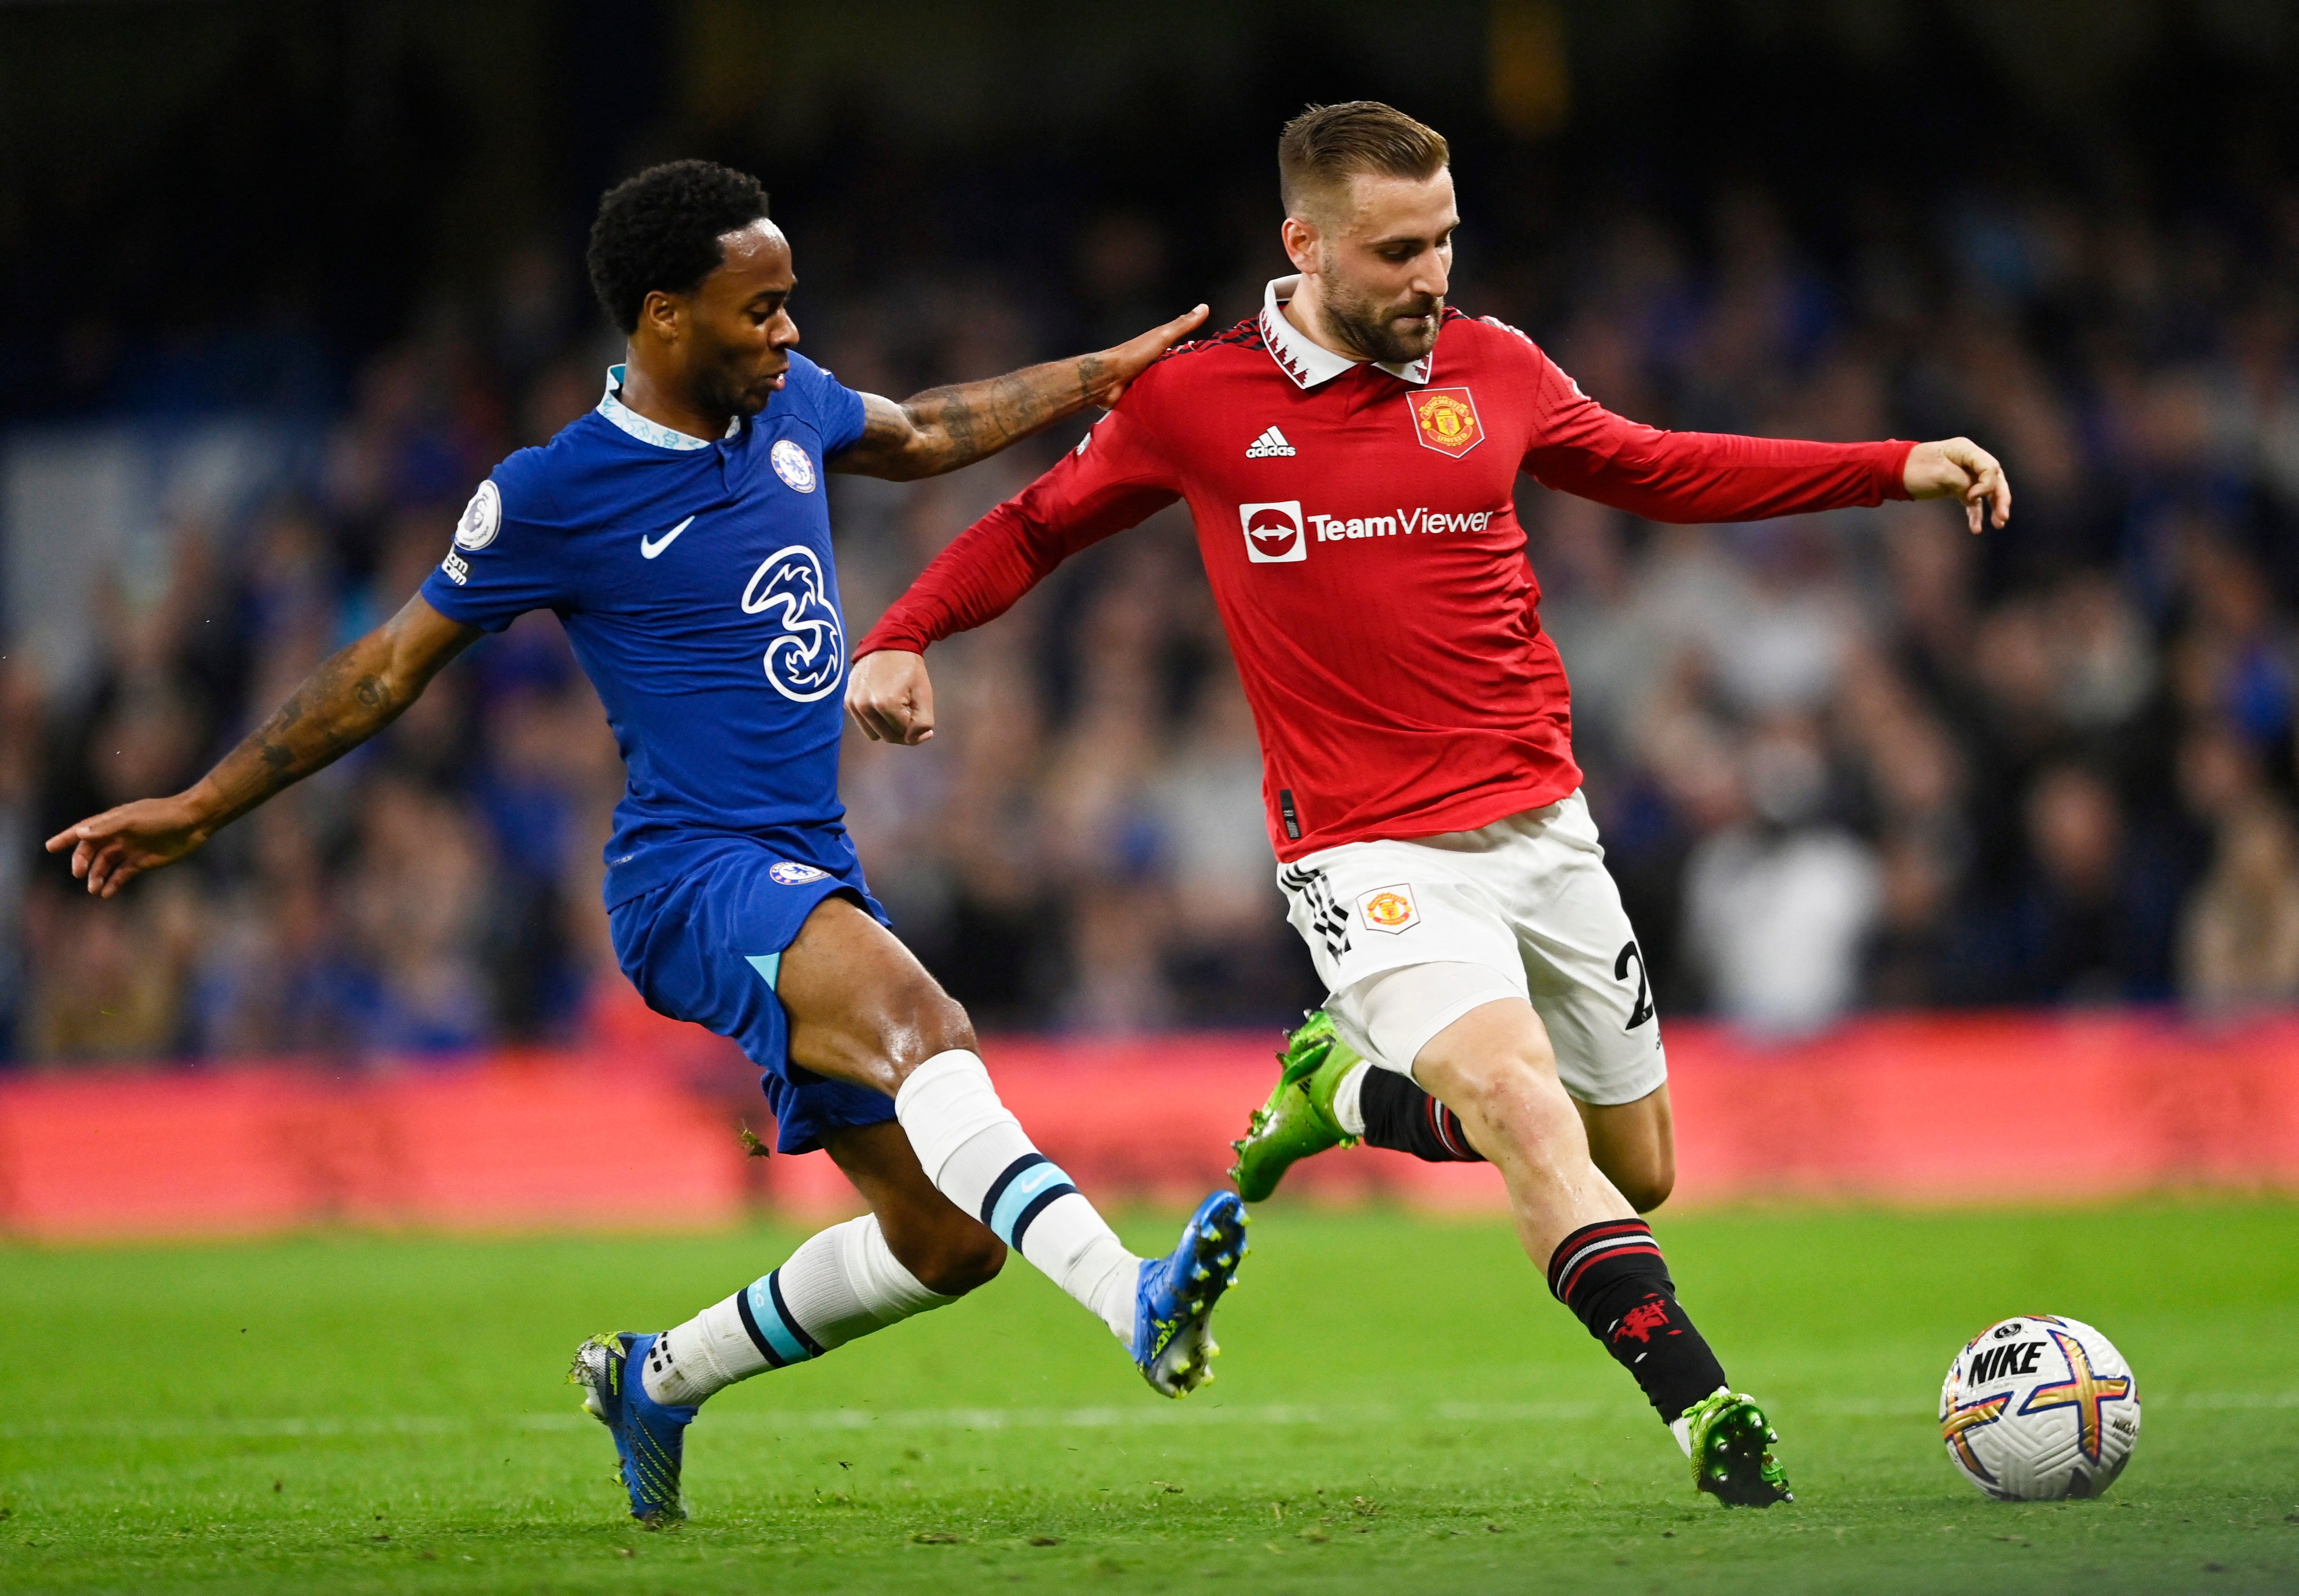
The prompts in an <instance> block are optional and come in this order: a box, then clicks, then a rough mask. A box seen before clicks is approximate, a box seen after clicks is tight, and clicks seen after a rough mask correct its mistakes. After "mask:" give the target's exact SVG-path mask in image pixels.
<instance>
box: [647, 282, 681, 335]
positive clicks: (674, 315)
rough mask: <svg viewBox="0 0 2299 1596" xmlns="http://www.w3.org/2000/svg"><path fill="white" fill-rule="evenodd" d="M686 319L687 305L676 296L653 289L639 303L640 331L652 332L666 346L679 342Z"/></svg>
mask: <svg viewBox="0 0 2299 1596" xmlns="http://www.w3.org/2000/svg"><path fill="white" fill-rule="evenodd" d="M685 318H686V304H685V301H684V300H682V299H681V298H680V297H679V296H678V295H676V294H666V293H665V292H663V290H661V289H660V288H655V289H652V290H650V291H649V292H648V294H647V296H646V298H645V299H643V300H642V301H641V302H640V303H639V330H641V331H642V332H652V333H653V334H654V336H655V337H658V338H660V339H661V340H662V341H663V342H664V343H666V344H675V343H676V342H677V341H678V335H679V332H680V330H681V328H682V327H683V325H684V324H685Z"/></svg>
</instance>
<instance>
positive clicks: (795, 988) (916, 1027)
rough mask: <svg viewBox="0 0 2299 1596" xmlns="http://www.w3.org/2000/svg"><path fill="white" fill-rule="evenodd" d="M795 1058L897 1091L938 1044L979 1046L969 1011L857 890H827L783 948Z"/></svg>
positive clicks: (820, 1071) (823, 1071)
mask: <svg viewBox="0 0 2299 1596" xmlns="http://www.w3.org/2000/svg"><path fill="white" fill-rule="evenodd" d="M776 993H778V994H779V995H780V997H781V999H782V1003H783V1010H784V1013H785V1014H786V1015H788V1017H789V1020H790V1043H789V1051H790V1057H791V1061H792V1062H793V1063H795V1064H797V1065H799V1066H801V1068H806V1069H810V1070H812V1071H814V1072H815V1073H816V1074H817V1075H822V1076H829V1077H830V1078H831V1079H833V1080H839V1081H852V1082H854V1083H856V1084H857V1085H865V1086H873V1087H876V1089H877V1090H879V1091H881V1092H884V1093H889V1094H891V1093H893V1092H895V1091H896V1090H897V1089H898V1088H900V1086H901V1084H902V1080H903V1078H904V1077H905V1076H908V1075H909V1072H910V1071H911V1070H912V1069H915V1068H917V1066H918V1065H920V1064H923V1063H924V1062H925V1060H928V1059H931V1058H933V1057H934V1055H935V1054H936V1053H941V1052H949V1051H950V1049H952V1048H961V1047H962V1048H971V1047H973V1046H974V1045H975V1038H974V1027H973V1026H972V1025H971V1024H970V1023H969V1022H968V1021H967V1018H966V1010H963V1009H961V1008H959V1005H958V1003H957V1002H955V1001H954V1000H953V999H952V998H951V997H950V994H949V993H945V992H944V991H942V986H941V984H940V983H938V982H937V981H935V979H934V977H932V976H930V975H928V974H927V973H926V970H925V966H924V965H922V964H920V963H919V962H918V961H917V956H916V955H914V954H913V953H912V952H910V951H909V949H908V948H906V947H904V946H903V945H902V944H901V942H900V941H899V940H898V939H897V938H896V937H895V935H894V934H893V933H892V932H891V931H889V930H887V929H886V927H884V926H882V925H880V924H879V923H878V922H877V921H876V920H875V919H871V918H870V916H869V915H868V914H867V913H866V912H865V911H864V910H862V909H861V908H860V907H859V905H857V904H856V903H855V902H853V901H852V900H851V899H849V898H845V897H828V898H825V899H824V900H823V901H822V902H820V903H819V904H818V905H817V906H816V908H815V910H814V912H813V913H812V914H810V915H809V916H808V917H807V920H806V924H805V925H804V926H803V927H801V929H800V931H799V934H798V936H797V939H796V940H795V941H793V943H791V945H790V947H789V949H788V950H787V951H786V952H784V954H783V959H782V968H781V975H780V979H779V980H778V981H777V983H776Z"/></svg>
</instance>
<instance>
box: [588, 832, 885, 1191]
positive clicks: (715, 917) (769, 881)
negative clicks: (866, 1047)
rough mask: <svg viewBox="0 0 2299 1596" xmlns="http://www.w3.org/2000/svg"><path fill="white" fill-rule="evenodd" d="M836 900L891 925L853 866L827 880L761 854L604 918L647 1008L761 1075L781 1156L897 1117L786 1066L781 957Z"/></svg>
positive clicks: (869, 1092) (871, 1100)
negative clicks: (728, 1043)
mask: <svg viewBox="0 0 2299 1596" xmlns="http://www.w3.org/2000/svg"><path fill="white" fill-rule="evenodd" d="M839 895H842V896H844V897H846V898H848V899H851V901H853V902H856V903H858V904H859V905H860V906H861V907H862V908H863V909H865V910H868V912H869V913H870V914H871V915H872V916H873V917H875V918H876V919H877V921H878V923H879V924H880V925H884V924H885V923H886V911H885V910H884V909H883V908H881V907H880V906H879V904H878V902H877V900H876V899H875V898H873V897H871V896H870V894H869V889H868V888H867V887H866V886H865V885H863V882H862V872H861V870H860V869H859V867H858V868H856V869H853V870H852V871H851V873H850V876H844V877H842V876H834V875H831V874H829V873H827V872H826V871H824V870H820V869H816V868H815V867H814V866H812V865H807V864H800V863H797V862H794V861H793V860H786V859H782V858H779V857H777V856H776V855H775V854H774V853H772V852H768V850H767V849H765V848H757V847H743V848H741V849H739V850H737V851H735V852H728V853H725V854H721V855H719V856H718V857H716V858H714V859H711V860H710V861H709V862H707V863H705V864H703V865H701V867H700V868H698V869H694V870H692V871H690V872H688V873H687V874H686V875H685V876H683V877H680V878H679V879H677V880H676V881H672V882H669V883H667V884H666V885H661V886H659V887H656V888H655V889H654V890H653V891H652V892H645V893H641V894H639V895H638V896H637V897H635V898H632V899H630V900H628V901H627V902H622V903H618V904H617V905H616V906H615V907H614V908H612V909H610V910H608V911H607V924H608V927H609V929H610V931H611V932H612V934H613V936H614V943H615V958H616V960H617V961H618V962H619V963H620V964H621V965H622V967H623V974H625V975H627V976H628V977H630V978H631V984H632V985H635V986H636V987H637V988H638V989H639V995H640V996H641V997H643V998H644V999H646V1001H647V1006H648V1007H649V1008H651V1009H652V1010H655V1012H656V1013H658V1014H668V1015H669V1016H670V1017H671V1018H673V1019H686V1020H692V1021H693V1022H694V1023H695V1024H696V1025H699V1026H702V1027H707V1028H708V1029H710V1030H713V1031H716V1032H717V1033H718V1035H721V1036H726V1037H729V1038H732V1039H733V1041H734V1042H735V1043H736V1045H738V1046H739V1047H741V1048H742V1050H743V1054H744V1056H745V1057H747V1058H748V1059H749V1060H751V1063H753V1064H755V1065H757V1066H758V1067H759V1085H760V1086H761V1087H762V1088H764V1090H765V1092H766V1094H767V1102H768V1106H770V1107H771V1108H772V1109H773V1110H774V1113H775V1120H776V1133H775V1150H776V1151H777V1152H811V1151H814V1150H815V1149H816V1148H818V1147H819V1146H821V1145H822V1141H821V1137H822V1135H823V1133H824V1132H825V1131H828V1130H834V1129H837V1128H839V1127H841V1126H862V1125H881V1124H884V1122H885V1121H887V1120H889V1119H892V1118H893V1117H894V1100H893V1099H892V1098H891V1097H889V1096H887V1095H886V1094H885V1093H883V1092H880V1091H876V1090H875V1089H873V1088H871V1087H868V1086H858V1085H852V1084H851V1083H849V1082H846V1081H834V1080H831V1079H829V1078H827V1077H826V1076H818V1075H817V1074H815V1073H814V1072H813V1071H812V1070H810V1069H807V1068H801V1066H799V1065H797V1064H793V1062H791V1058H790V1021H789V1018H788V1017H787V1016H785V1015H784V1012H783V1004H782V999H781V998H779V997H777V996H776V983H777V981H778V979H779V977H780V976H781V973H782V958H783V953H784V950H786V949H787V948H789V946H790V944H791V943H793V942H795V941H797V940H798V933H799V927H801V926H803V925H805V924H806V917H807V916H808V915H809V914H812V913H813V912H814V910H815V907H816V905H818V904H819V903H820V902H822V901H823V900H824V899H825V898H827V897H832V896H839Z"/></svg>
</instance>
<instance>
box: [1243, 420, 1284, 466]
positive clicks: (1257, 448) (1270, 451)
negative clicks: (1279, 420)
mask: <svg viewBox="0 0 2299 1596" xmlns="http://www.w3.org/2000/svg"><path fill="white" fill-rule="evenodd" d="M1293 453H1297V451H1296V450H1295V449H1294V447H1293V445H1291V444H1289V443H1287V442H1286V441H1285V435H1284V434H1283V433H1282V432H1280V431H1278V430H1277V428H1274V427H1272V428H1270V429H1269V430H1268V431H1266V432H1265V433H1263V434H1262V435H1261V436H1259V437H1257V438H1256V439H1254V440H1253V442H1252V443H1251V444H1250V445H1248V446H1247V448H1246V451H1245V457H1246V458H1247V459H1248V460H1267V459H1269V458H1270V457H1271V456H1272V455H1276V454H1283V455H1289V456H1290V455H1291V454H1293Z"/></svg>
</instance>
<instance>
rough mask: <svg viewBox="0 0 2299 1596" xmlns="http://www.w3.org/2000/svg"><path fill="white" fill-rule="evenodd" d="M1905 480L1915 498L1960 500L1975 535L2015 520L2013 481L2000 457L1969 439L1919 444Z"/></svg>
mask: <svg viewBox="0 0 2299 1596" xmlns="http://www.w3.org/2000/svg"><path fill="white" fill-rule="evenodd" d="M1902 481H1903V482H1904V484H1905V486H1906V487H1907V490H1908V497H1910V498H1912V499H1946V498H1957V499H1961V500H1963V519H1964V521H1965V524H1966V525H1968V526H1970V527H1971V529H1972V531H1973V532H1975V533H1977V532H1979V530H1980V529H1981V528H1983V527H1991V526H1992V527H1994V528H1996V529H1997V530H1999V531H2000V530H2002V529H2003V528H2004V524H2005V523H2006V522H2008V521H2009V520H2011V519H2012V482H2011V479H2010V478H2007V477H2005V476H2004V467H2003V466H2002V465H2001V464H2000V463H1999V462H1998V461H1996V456H1994V455H1993V454H1990V453H1988V451H1987V450H1985V449H1983V448H1981V447H1980V446H1979V445H1978V444H1975V443H1973V442H1972V441H1971V439H1970V438H1968V437H1951V438H1943V439H1941V440H1940V441H1939V442H1938V443H1933V444H1918V445H1916V446H1915V447H1914V448H1913V449H1911V450H1909V451H1908V463H1907V467H1906V469H1905V471H1904V472H1903V473H1902Z"/></svg>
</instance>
